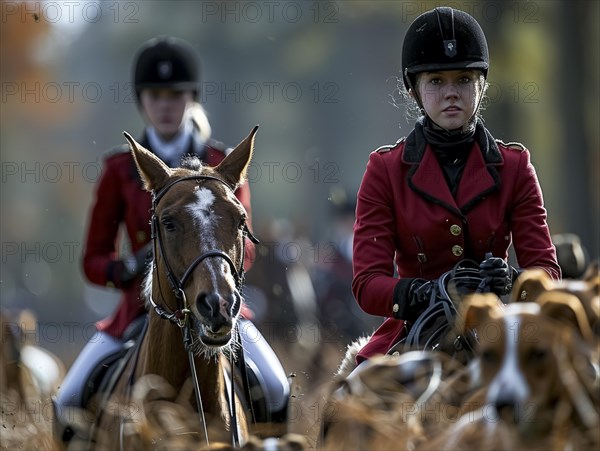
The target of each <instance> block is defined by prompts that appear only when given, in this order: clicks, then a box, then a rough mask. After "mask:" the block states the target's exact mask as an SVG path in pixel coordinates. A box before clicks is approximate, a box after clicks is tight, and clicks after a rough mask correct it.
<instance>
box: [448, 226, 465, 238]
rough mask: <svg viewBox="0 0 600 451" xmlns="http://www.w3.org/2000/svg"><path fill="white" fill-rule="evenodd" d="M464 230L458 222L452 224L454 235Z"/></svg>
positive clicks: (451, 231) (451, 229)
mask: <svg viewBox="0 0 600 451" xmlns="http://www.w3.org/2000/svg"><path fill="white" fill-rule="evenodd" d="M461 232H462V229H461V228H460V226H459V225H458V224H452V225H451V226H450V233H451V234H452V235H454V236H458V235H460V233H461Z"/></svg>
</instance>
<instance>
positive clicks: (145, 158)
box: [123, 132, 172, 191]
mask: <svg viewBox="0 0 600 451" xmlns="http://www.w3.org/2000/svg"><path fill="white" fill-rule="evenodd" d="M123 134H124V135H125V138H127V141H128V142H129V147H130V148H131V154H132V155H133V159H134V160H135V165H136V166H137V169H138V172H139V174H140V177H141V178H142V181H143V182H144V188H145V189H146V190H147V191H158V190H159V189H160V188H162V187H163V186H165V184H166V183H167V180H168V179H169V176H170V175H171V172H172V171H171V168H169V167H168V166H167V165H166V164H164V163H163V161H162V160H161V159H160V158H158V157H157V156H156V155H154V154H153V153H152V152H150V151H149V150H147V149H145V148H144V147H143V146H141V145H140V144H139V143H138V142H137V141H136V140H135V139H133V138H132V137H131V135H130V134H129V133H127V132H123Z"/></svg>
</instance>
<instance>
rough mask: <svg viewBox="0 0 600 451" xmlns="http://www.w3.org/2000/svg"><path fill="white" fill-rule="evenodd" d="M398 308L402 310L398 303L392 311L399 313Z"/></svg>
mask: <svg viewBox="0 0 600 451" xmlns="http://www.w3.org/2000/svg"><path fill="white" fill-rule="evenodd" d="M398 310H400V306H399V305H398V304H394V306H393V307H392V311H393V312H394V313H398Z"/></svg>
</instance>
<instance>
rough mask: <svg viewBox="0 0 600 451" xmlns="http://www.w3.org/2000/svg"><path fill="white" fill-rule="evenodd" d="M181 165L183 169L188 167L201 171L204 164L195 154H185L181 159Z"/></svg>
mask: <svg viewBox="0 0 600 451" xmlns="http://www.w3.org/2000/svg"><path fill="white" fill-rule="evenodd" d="M181 167H182V168H184V169H190V170H192V171H198V172H200V171H202V169H203V167H204V164H203V163H202V160H201V159H200V158H198V156H196V155H187V156H185V157H183V159H182V160H181Z"/></svg>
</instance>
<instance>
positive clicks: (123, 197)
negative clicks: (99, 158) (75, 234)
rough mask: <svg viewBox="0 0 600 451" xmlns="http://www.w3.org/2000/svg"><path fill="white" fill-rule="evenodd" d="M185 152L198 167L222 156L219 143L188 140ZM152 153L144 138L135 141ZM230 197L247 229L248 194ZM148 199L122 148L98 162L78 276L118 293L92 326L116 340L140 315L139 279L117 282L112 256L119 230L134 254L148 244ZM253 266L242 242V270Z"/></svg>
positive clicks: (118, 266) (244, 190)
mask: <svg viewBox="0 0 600 451" xmlns="http://www.w3.org/2000/svg"><path fill="white" fill-rule="evenodd" d="M192 141H193V142H192V143H191V144H190V149H189V152H193V153H195V154H196V155H197V156H199V157H200V159H201V160H202V161H204V162H205V163H206V164H208V165H211V166H216V165H217V164H219V163H220V162H221V160H223V159H224V158H225V155H226V150H225V148H224V147H223V146H221V145H220V143H217V142H212V141H211V143H210V145H209V144H205V143H199V142H198V141H195V140H192ZM139 142H140V144H141V145H143V146H144V147H145V148H147V149H149V150H152V149H151V147H150V145H149V143H148V140H147V138H146V136H145V135H144V137H143V138H142V139H141V140H140V141H139ZM236 196H237V197H238V199H239V200H240V202H241V203H242V205H243V206H244V208H245V209H246V212H247V214H248V225H249V226H250V227H251V220H250V218H251V207H250V189H249V186H248V184H247V183H245V184H244V185H242V186H241V187H240V188H239V189H238V190H237V191H236ZM151 205H152V198H151V195H150V193H149V192H147V191H145V190H144V188H143V186H142V181H141V178H140V176H139V174H138V172H137V168H136V165H135V162H134V160H133V157H132V155H131V152H130V151H129V147H128V146H126V145H125V146H119V147H117V148H115V149H114V150H113V151H111V152H109V154H108V156H107V157H106V159H105V161H104V167H103V170H102V175H101V177H100V180H99V181H98V184H97V185H96V190H95V200H94V203H93V205H92V208H91V211H90V214H89V217H88V230H87V234H86V243H85V249H84V254H83V270H84V273H85V275H86V277H87V278H88V279H89V281H90V282H92V283H94V284H97V285H101V286H105V287H114V288H118V289H120V290H121V291H122V293H123V294H122V296H121V299H120V302H119V305H118V306H117V308H116V310H115V311H114V312H113V314H112V315H111V316H109V317H108V318H105V319H103V320H101V321H99V322H98V323H97V327H98V329H99V330H103V331H106V332H107V333H109V334H111V335H112V336H115V337H120V336H121V335H122V334H123V332H125V329H126V328H127V326H128V325H129V324H130V323H131V322H132V321H133V320H134V319H135V318H137V317H138V316H140V315H141V314H143V313H144V312H145V308H144V301H143V300H142V299H141V296H140V292H141V282H142V276H139V277H137V278H135V279H133V280H131V281H129V282H127V283H123V282H121V281H120V280H121V279H120V276H119V272H120V271H121V270H122V269H123V263H122V262H121V260H120V256H119V255H118V249H119V243H118V242H117V241H118V236H119V228H120V226H121V224H124V226H125V232H126V234H127V237H128V238H129V241H130V243H131V252H133V253H135V252H136V251H138V250H139V249H141V248H142V247H144V245H145V244H146V243H148V242H149V241H150V209H151ZM252 261H254V245H253V243H251V242H250V241H249V240H246V257H245V265H244V266H245V269H248V268H249V266H250V265H251V262H252Z"/></svg>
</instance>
